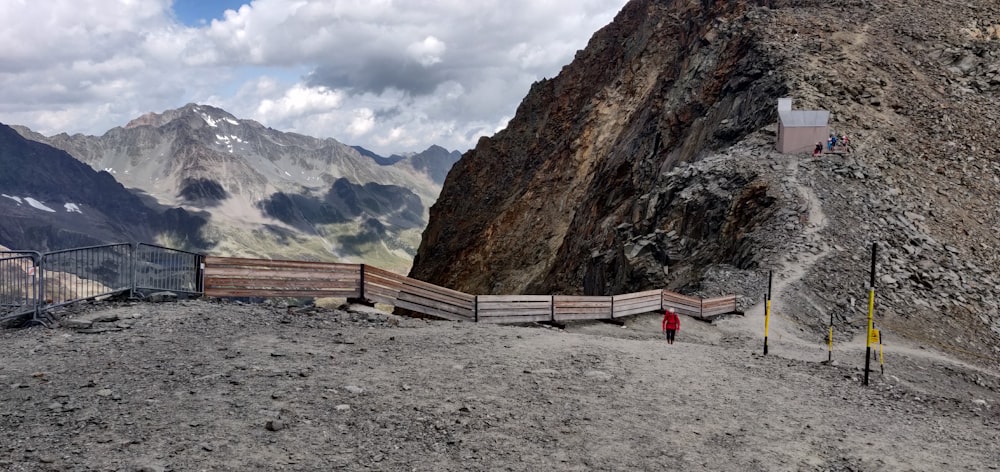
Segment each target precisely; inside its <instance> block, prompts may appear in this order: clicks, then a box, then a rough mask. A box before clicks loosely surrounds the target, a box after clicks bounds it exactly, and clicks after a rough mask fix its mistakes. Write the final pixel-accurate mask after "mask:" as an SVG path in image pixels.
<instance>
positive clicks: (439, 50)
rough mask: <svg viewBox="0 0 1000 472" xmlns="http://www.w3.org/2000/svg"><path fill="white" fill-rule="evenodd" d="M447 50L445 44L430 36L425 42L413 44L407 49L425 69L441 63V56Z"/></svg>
mask: <svg viewBox="0 0 1000 472" xmlns="http://www.w3.org/2000/svg"><path fill="white" fill-rule="evenodd" d="M445 49H446V47H445V45H444V43H443V42H441V40H440V39H437V38H435V37H434V36H428V37H426V38H424V40H423V41H420V42H416V43H411V44H410V45H409V46H407V47H406V51H407V52H409V53H410V55H411V56H412V57H413V58H414V59H416V61H417V62H419V63H420V65H422V66H424V67H428V66H432V65H434V64H437V63H439V62H441V55H442V54H444V51H445Z"/></svg>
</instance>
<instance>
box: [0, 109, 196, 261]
mask: <svg viewBox="0 0 1000 472" xmlns="http://www.w3.org/2000/svg"><path fill="white" fill-rule="evenodd" d="M0 194H3V195H5V197H2V198H0V215H2V218H0V245H3V246H7V247H10V248H21V249H31V250H39V251H46V250H57V249H66V248H71V247H81V246H89V245H96V244H106V243H109V242H122V241H126V242H147V243H152V242H156V240H157V238H158V237H160V236H169V237H170V238H171V239H172V240H174V241H183V242H185V243H186V244H188V246H187V247H189V248H196V249H203V248H205V247H207V246H208V243H207V242H205V241H204V240H202V239H201V237H200V236H199V232H200V229H201V227H202V226H204V225H205V223H206V220H205V218H204V217H203V216H201V215H197V214H194V213H190V212H188V211H186V210H183V209H179V208H165V207H162V206H160V205H156V204H155V203H154V204H152V205H147V204H146V203H144V202H143V201H142V199H141V198H140V197H139V196H137V195H136V194H134V193H132V192H130V191H129V190H127V189H126V188H125V187H124V186H122V184H120V183H118V182H117V181H115V179H114V177H112V176H111V175H110V174H108V173H107V172H97V171H95V170H93V169H92V168H90V166H88V165H86V164H84V163H82V162H80V161H78V160H76V159H74V158H73V157H72V156H70V155H69V154H67V153H66V152H64V151H61V150H59V149H56V148H54V147H51V146H49V145H46V144H42V143H39V142H35V141H31V140H28V139H25V138H23V137H22V136H21V135H19V134H18V133H17V132H16V131H15V130H13V129H12V128H9V127H7V126H2V125H0ZM29 198H30V199H31V201H29Z"/></svg>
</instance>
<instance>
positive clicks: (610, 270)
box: [411, 0, 1000, 362]
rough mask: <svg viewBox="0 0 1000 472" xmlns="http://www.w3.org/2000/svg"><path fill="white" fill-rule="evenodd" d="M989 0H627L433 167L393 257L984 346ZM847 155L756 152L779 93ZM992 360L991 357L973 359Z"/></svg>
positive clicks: (469, 279)
mask: <svg viewBox="0 0 1000 472" xmlns="http://www.w3.org/2000/svg"><path fill="white" fill-rule="evenodd" d="M998 24H1000V7H998V5H997V4H995V2H988V1H985V0H981V1H973V2H965V3H963V4H962V5H945V4H940V5H939V4H931V3H927V2H919V1H916V0H884V1H877V0H872V1H848V0H843V1H824V2H819V1H795V2H792V1H767V2H765V1H758V2H753V1H734V2H695V1H653V0H634V1H632V2H630V3H629V4H628V5H627V6H626V7H625V8H624V9H623V10H622V12H621V13H620V14H619V15H618V17H617V18H616V19H615V21H614V22H613V23H612V24H610V25H609V26H607V27H605V28H604V29H602V30H601V31H599V32H597V33H596V34H595V35H594V37H593V38H592V40H591V41H590V44H589V45H588V46H587V48H586V49H585V50H583V51H581V52H579V53H578V54H577V57H576V58H575V60H574V61H573V63H571V64H569V65H567V66H566V67H565V68H564V69H563V71H562V72H561V73H560V74H559V76H558V77H556V78H554V79H551V80H544V81H542V82H539V83H537V84H535V86H534V87H533V88H532V90H531V91H530V93H529V94H528V96H527V97H525V99H524V101H523V102H522V104H521V106H520V108H519V109H518V113H517V116H516V117H515V118H514V119H513V120H512V121H511V123H510V124H509V126H508V127H507V129H506V130H504V131H502V132H500V133H498V134H497V135H496V136H494V137H492V138H489V139H483V140H482V141H480V143H479V145H478V146H477V147H476V149H474V150H472V151H470V152H469V153H467V154H466V155H465V156H463V158H462V160H461V161H460V162H459V163H458V164H456V166H455V167H454V168H453V170H452V172H451V173H450V174H449V176H448V179H447V180H446V182H445V186H444V189H443V191H442V194H441V197H440V198H439V200H438V202H437V203H436V204H435V205H434V207H432V208H431V219H430V223H429V225H428V227H427V229H426V230H425V232H424V235H423V240H422V242H421V246H420V249H419V251H418V255H417V258H416V261H415V263H414V268H413V270H412V272H411V275H413V276H415V277H417V278H420V279H424V280H428V281H431V282H434V283H438V284H441V285H445V286H449V287H454V288H457V289H460V290H465V291H468V292H471V293H481V294H485V293H585V294H610V293H623V292H629V291H635V290H640V289H646V288H657V287H670V288H674V289H678V290H681V291H684V292H692V293H699V294H705V295H716V294H721V293H733V292H735V293H739V294H741V295H742V296H743V297H744V298H743V299H742V303H743V304H744V305H745V306H749V305H750V304H752V303H753V302H756V301H759V300H760V298H761V297H762V296H763V294H764V293H766V290H767V287H766V279H767V275H766V274H767V270H770V269H773V270H775V271H776V277H777V279H778V280H781V281H783V282H782V285H781V286H780V288H781V290H782V298H783V300H784V301H785V303H784V306H783V307H782V309H783V310H784V313H783V316H788V317H789V318H791V319H796V320H798V321H799V322H800V323H801V324H802V325H804V326H806V327H808V328H811V329H813V330H814V331H815V335H816V336H817V337H819V336H822V332H823V328H822V326H823V325H825V323H826V321H827V320H828V319H829V316H830V315H831V314H832V315H834V317H835V318H836V320H837V322H838V324H843V325H846V326H847V327H848V328H849V329H848V330H847V332H851V331H852V330H855V331H856V330H858V329H862V328H863V327H864V319H865V316H864V311H865V308H866V307H865V305H866V304H865V297H866V295H867V291H866V290H865V289H864V286H865V284H867V281H868V275H869V274H868V270H869V267H870V266H869V261H868V258H869V256H870V250H871V245H872V243H879V244H880V246H881V249H880V253H879V258H878V265H877V274H878V280H877V286H878V287H879V298H878V302H877V306H878V311H879V314H880V315H881V316H880V318H879V322H880V326H881V327H883V328H884V329H886V332H887V333H893V334H894V335H897V336H900V337H907V338H910V339H913V340H916V341H917V342H920V343H925V344H927V345H932V346H935V347H940V348H945V349H950V350H953V351H954V352H955V353H958V354H960V355H964V356H966V357H968V358H969V359H972V360H977V361H984V362H995V357H996V353H997V352H1000V336H998V335H1000V316H998V314H997V313H998V312H1000V303H998V291H1000V272H998V265H1000V264H998V257H997V255H996V254H997V252H996V248H997V247H998V246H1000V239H998V237H997V234H998V230H1000V213H998V212H997V207H996V202H997V201H998V198H1000V162H998V160H997V157H996V156H997V151H998V150H1000V149H998V148H997V146H996V143H995V136H996V134H995V132H994V131H993V129H992V126H991V125H990V123H992V122H994V121H995V120H996V119H997V118H998V117H997V115H998V111H997V109H996V107H995V101H996V92H997V85H998V83H1000V82H998V80H1000V79H998V58H1000V38H997V37H996V35H995V34H994V33H995V31H996V25H998ZM786 95H787V96H792V97H794V98H795V99H796V108H805V109H810V108H821V109H828V110H830V111H831V112H832V116H833V121H832V123H831V130H832V131H836V132H837V133H846V134H848V135H849V136H851V137H852V141H853V142H854V144H855V150H854V151H855V152H854V153H852V154H851V155H849V156H844V157H841V156H823V157H822V158H820V159H816V160H813V159H811V158H808V156H789V155H782V154H778V153H776V152H774V150H773V143H774V139H775V136H774V134H775V130H776V125H775V122H776V113H775V112H774V110H775V103H776V101H777V99H778V98H779V97H781V96H786ZM990 359H994V360H993V361H991V360H990Z"/></svg>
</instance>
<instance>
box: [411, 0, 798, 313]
mask: <svg viewBox="0 0 1000 472" xmlns="http://www.w3.org/2000/svg"><path fill="white" fill-rule="evenodd" d="M761 3H768V2H708V1H670V2H664V1H650V0H639V1H633V2H630V3H629V4H628V5H626V7H625V8H624V9H623V10H622V12H621V13H620V14H619V15H618V16H617V18H616V19H615V21H614V22H613V23H612V24H611V25H609V26H607V27H605V28H604V29H602V30H601V31H599V32H598V33H597V34H595V35H594V37H593V38H592V40H591V41H590V44H589V45H588V46H587V48H586V49H585V50H583V51H580V52H579V53H578V54H577V56H576V58H575V60H574V61H573V62H572V63H571V64H570V65H568V66H566V67H565V68H564V69H563V71H562V72H561V73H560V74H559V76H558V77H557V78H555V79H551V80H544V81H541V82H539V83H536V84H535V85H534V86H533V87H532V89H531V91H530V92H529V93H528V95H527V97H526V98H525V99H524V101H523V103H522V104H521V106H520V107H519V108H518V111H517V115H516V116H515V118H514V119H513V120H512V121H511V122H510V124H509V126H508V127H507V129H506V130H504V131H501V132H500V133H498V134H497V135H496V136H494V137H493V138H484V139H483V140H481V141H480V143H479V145H478V146H477V147H476V149H474V150H472V151H470V152H469V153H467V154H466V155H465V156H463V158H462V160H461V161H459V163H458V164H456V166H455V168H454V169H453V170H452V172H451V173H450V174H449V176H448V179H447V180H446V182H445V186H444V190H443V191H442V194H441V196H440V197H439V200H438V202H437V203H436V204H435V205H434V207H433V208H432V209H431V219H430V224H429V225H428V228H427V229H426V231H425V233H424V237H423V241H422V243H421V246H420V249H419V251H418V254H417V258H416V260H415V262H414V267H413V270H412V271H411V275H412V276H414V277H416V278H420V279H424V280H429V281H432V282H435V283H438V284H442V285H446V286H449V287H455V288H457V289H460V290H466V291H470V292H473V293H530V292H537V293H550V292H563V293H584V292H585V293H588V294H601V293H618V292H621V291H624V290H634V289H641V288H647V287H650V286H653V285H657V284H662V283H664V282H665V280H666V278H665V275H666V274H667V273H668V272H669V270H663V269H662V267H663V266H669V265H670V264H671V262H672V261H671V260H670V255H669V248H667V249H663V248H664V246H661V245H658V247H660V248H661V249H660V250H659V252H654V253H651V257H652V259H653V260H652V261H651V260H650V258H649V257H647V258H644V260H643V261H642V263H641V264H637V263H634V262H630V261H629V259H630V258H629V257H626V256H629V254H625V251H626V249H627V245H628V239H629V235H628V233H629V232H632V233H639V232H641V233H656V232H657V231H660V234H664V235H666V234H671V232H673V233H672V236H677V235H680V236H681V237H685V238H687V239H688V240H690V241H697V244H698V245H702V246H704V247H689V248H687V250H686V252H687V253H689V254H695V253H699V254H701V255H702V257H707V258H711V259H720V258H721V259H730V260H731V261H732V262H735V263H739V261H738V260H736V259H737V258H736V257H735V256H736V254H737V252H738V248H737V245H738V242H737V241H736V240H734V239H733V238H734V237H735V236H737V234H735V233H734V232H733V231H722V230H723V228H727V227H730V228H734V227H736V226H738V225H734V221H735V220H737V219H739V218H741V217H740V216H739V215H738V214H737V213H736V212H734V211H732V209H733V208H734V201H733V198H732V197H733V196H734V195H735V196H736V197H737V198H736V200H755V197H753V195H757V194H761V193H763V194H766V189H760V188H757V189H753V188H748V189H743V188H741V187H742V186H743V185H749V184H750V182H752V180H753V176H746V177H745V178H742V179H736V180H735V181H734V184H733V186H732V188H728V189H726V192H722V193H719V194H718V195H719V199H715V200H707V201H704V202H703V204H701V205H696V206H690V207H687V208H683V209H677V208H670V204H671V202H673V201H674V193H676V192H677V191H678V190H679V189H678V188H675V189H673V190H663V189H660V190H657V188H658V186H660V187H662V185H661V184H662V182H660V181H659V176H660V175H661V174H663V173H664V172H666V171H668V170H669V169H671V168H673V167H674V166H676V165H677V164H679V163H684V162H689V161H692V160H694V159H697V158H698V157H699V155H700V154H701V153H702V152H703V151H704V150H706V149H712V148H718V147H721V146H724V145H727V144H731V143H733V142H735V141H736V140H738V139H739V138H740V137H742V136H744V135H746V134H747V133H749V132H750V131H752V130H755V129H758V128H760V127H762V126H763V125H765V124H767V123H769V122H771V121H773V119H774V112H773V106H771V104H772V103H773V102H774V100H775V99H776V98H777V97H778V96H780V95H781V94H782V92H783V89H782V85H781V84H782V83H783V81H782V80H780V79H779V77H778V76H777V74H775V72H774V71H775V66H774V64H772V63H771V60H770V59H769V58H768V57H766V56H764V55H762V54H761V53H760V52H759V51H758V50H757V48H756V41H757V38H756V36H755V34H754V33H753V32H754V31H755V27H754V23H755V22H756V21H757V19H758V18H759V14H758V9H759V8H760V7H761ZM651 199H652V200H651ZM765 200H766V199H765ZM737 206H738V205H737ZM623 225H624V226H623ZM635 225H639V226H642V228H640V229H637V230H635V231H632V230H631V229H630V230H629V231H623V229H625V228H632V227H633V226H635ZM646 245H648V244H646ZM689 262H690V261H689ZM656 264H660V266H661V267H659V268H655V270H650V267H649V266H650V265H656ZM640 266H642V267H640ZM657 272H658V273H659V276H657V275H656V274H657ZM588 274H589V275H588ZM585 280H586V283H584V282H585Z"/></svg>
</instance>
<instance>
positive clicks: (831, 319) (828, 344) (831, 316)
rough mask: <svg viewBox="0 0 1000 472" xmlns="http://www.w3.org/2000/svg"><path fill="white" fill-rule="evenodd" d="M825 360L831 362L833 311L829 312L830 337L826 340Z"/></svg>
mask: <svg viewBox="0 0 1000 472" xmlns="http://www.w3.org/2000/svg"><path fill="white" fill-rule="evenodd" d="M826 344H827V351H826V361H827V362H833V313H830V337H829V338H828V339H827V341H826Z"/></svg>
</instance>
